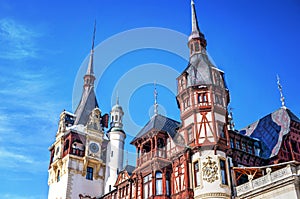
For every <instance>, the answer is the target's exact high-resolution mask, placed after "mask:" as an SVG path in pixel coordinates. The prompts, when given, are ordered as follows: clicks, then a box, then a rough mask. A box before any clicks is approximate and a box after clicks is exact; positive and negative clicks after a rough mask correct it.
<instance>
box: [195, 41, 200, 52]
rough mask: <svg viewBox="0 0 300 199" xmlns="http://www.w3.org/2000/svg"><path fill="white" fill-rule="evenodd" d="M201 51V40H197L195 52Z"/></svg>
mask: <svg viewBox="0 0 300 199" xmlns="http://www.w3.org/2000/svg"><path fill="white" fill-rule="evenodd" d="M199 51H200V45H199V42H198V41H196V42H195V52H199Z"/></svg>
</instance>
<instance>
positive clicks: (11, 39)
mask: <svg viewBox="0 0 300 199" xmlns="http://www.w3.org/2000/svg"><path fill="white" fill-rule="evenodd" d="M39 36H40V34H39V33H37V32H35V31H34V30H33V29H32V28H30V27H27V26H25V25H23V24H20V23H18V22H16V21H14V20H13V19H10V18H4V19H1V20H0V58H2V59H9V60H12V59H14V60H16V59H23V58H35V57H37V52H38V48H37V47H36V41H35V40H36V38H38V37H39Z"/></svg>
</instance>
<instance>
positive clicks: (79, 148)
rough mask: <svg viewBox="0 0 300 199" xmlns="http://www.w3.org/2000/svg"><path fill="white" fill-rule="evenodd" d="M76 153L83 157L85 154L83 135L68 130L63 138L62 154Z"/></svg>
mask: <svg viewBox="0 0 300 199" xmlns="http://www.w3.org/2000/svg"><path fill="white" fill-rule="evenodd" d="M68 154H71V155H76V156H80V157H83V156H84V154H85V136H83V135H80V134H78V133H74V132H70V133H68V134H67V135H66V136H65V138H64V147H63V155H62V157H65V156H66V155H68Z"/></svg>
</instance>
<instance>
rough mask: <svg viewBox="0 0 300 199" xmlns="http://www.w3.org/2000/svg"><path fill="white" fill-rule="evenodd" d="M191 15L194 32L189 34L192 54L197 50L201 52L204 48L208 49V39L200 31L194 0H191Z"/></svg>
mask: <svg viewBox="0 0 300 199" xmlns="http://www.w3.org/2000/svg"><path fill="white" fill-rule="evenodd" d="M191 11H192V12H191V17H192V32H191V35H190V36H189V43H188V45H189V47H190V49H191V55H192V54H194V53H195V52H196V53H197V52H201V51H202V49H206V40H205V37H204V34H203V33H202V32H201V31H200V29H199V25H198V20H197V14H196V8H195V3H194V0H191Z"/></svg>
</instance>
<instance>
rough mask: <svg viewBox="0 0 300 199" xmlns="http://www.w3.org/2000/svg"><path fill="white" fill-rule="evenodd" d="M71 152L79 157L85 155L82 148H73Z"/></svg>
mask: <svg viewBox="0 0 300 199" xmlns="http://www.w3.org/2000/svg"><path fill="white" fill-rule="evenodd" d="M70 154H72V155H76V156H79V157H83V156H84V151H83V150H80V149H76V148H72V149H71V151H70Z"/></svg>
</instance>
